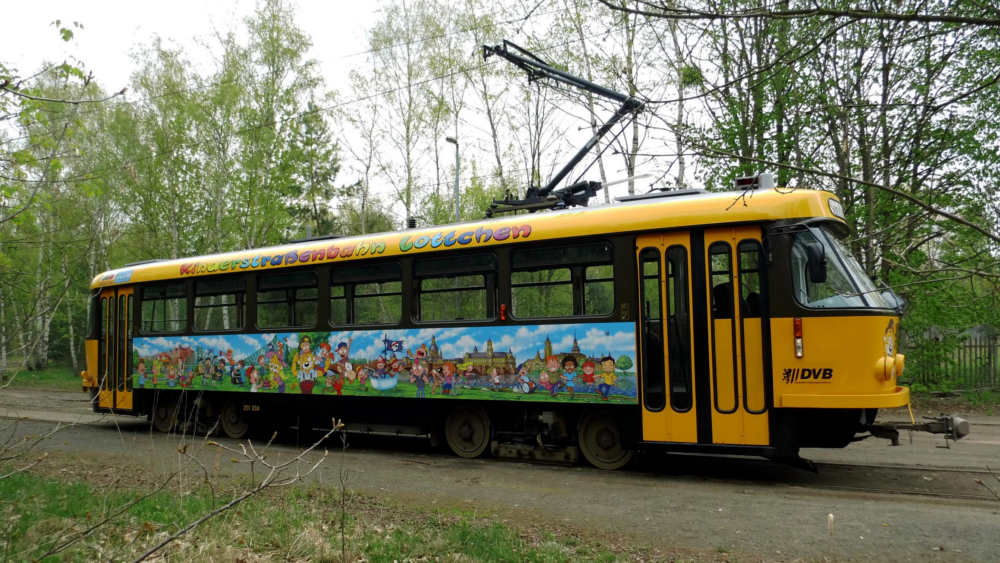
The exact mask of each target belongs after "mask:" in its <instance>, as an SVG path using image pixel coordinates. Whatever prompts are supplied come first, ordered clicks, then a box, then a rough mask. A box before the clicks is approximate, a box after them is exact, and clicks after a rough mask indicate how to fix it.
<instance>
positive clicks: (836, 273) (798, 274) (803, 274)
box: [791, 229, 877, 308]
mask: <svg viewBox="0 0 1000 563" xmlns="http://www.w3.org/2000/svg"><path fill="white" fill-rule="evenodd" d="M820 234H821V232H820V231H819V230H818V229H814V230H810V231H807V232H803V233H799V234H798V235H796V237H795V242H794V243H793V244H792V256H791V259H792V286H793V287H794V288H795V291H794V293H795V299H796V300H797V301H798V302H799V303H800V304H802V305H804V306H806V307H815V308H827V307H832V308H838V307H864V306H865V303H866V302H865V300H864V298H863V297H862V295H861V293H862V292H861V291H859V290H858V286H857V285H855V283H854V281H853V280H852V278H851V275H850V274H849V273H848V271H847V269H846V268H845V267H844V266H843V265H842V262H841V259H844V260H845V262H846V263H853V262H854V258H852V257H851V256H850V255H849V254H847V255H846V256H837V254H838V253H837V247H834V246H830V245H829V244H826V243H825V241H823V240H821V239H820V238H818V237H817V235H820ZM811 243H821V244H823V247H824V249H825V253H826V281H824V282H821V283H814V282H812V281H811V280H810V279H809V276H808V273H807V270H806V268H807V263H808V258H807V254H806V245H808V244H811ZM845 250H846V249H845ZM845 254H846V252H845ZM860 268H861V267H860V266H857V269H859V270H860ZM858 277H859V278H860V277H861V276H858ZM872 289H874V288H872ZM876 293H877V292H872V293H871V294H870V295H874V294H876Z"/></svg>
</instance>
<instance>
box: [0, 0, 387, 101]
mask: <svg viewBox="0 0 1000 563" xmlns="http://www.w3.org/2000/svg"><path fill="white" fill-rule="evenodd" d="M296 5H297V10H296V13H297V19H298V24H299V25H300V26H301V27H302V28H303V30H304V31H305V32H306V33H308V34H309V35H310V36H311V37H312V41H313V47H312V50H311V51H310V52H309V54H308V57H309V58H313V59H316V60H318V61H320V65H319V67H320V69H321V70H322V73H323V75H324V76H325V77H326V80H327V85H328V86H329V87H330V88H332V89H336V88H337V87H338V86H339V85H340V83H341V77H343V76H345V74H346V69H347V68H348V67H349V66H350V65H351V64H352V63H354V64H356V61H352V59H359V58H360V57H351V56H350V55H352V54H355V53H358V52H360V51H364V50H365V48H364V45H365V39H364V30H365V29H368V28H370V27H371V26H372V25H373V24H374V21H375V16H376V12H377V9H378V7H379V6H380V5H382V2H381V1H368V0H366V1H361V2H345V1H343V0H337V1H332V2H325V1H300V2H297V3H296ZM254 6H255V3H254V2H253V1H252V0H212V1H211V2H207V1H195V0H172V1H170V2H145V1H135V0H133V1H122V0H106V1H101V2H97V1H93V0H90V1H87V0H76V1H72V0H41V1H38V0H36V1H29V2H16V3H13V2H12V3H10V5H8V6H5V8H4V12H5V14H6V15H7V16H8V18H9V20H8V23H13V22H16V24H14V25H5V26H4V33H2V34H0V58H2V59H3V60H4V61H6V62H8V63H16V64H17V65H18V69H19V70H20V73H21V75H22V76H23V75H25V74H27V73H29V72H32V71H33V70H35V69H38V68H39V67H40V65H41V63H42V61H54V62H62V61H63V60H65V59H66V58H67V57H69V56H74V57H77V58H78V59H80V60H81V61H82V62H83V63H84V64H85V65H86V69H87V70H90V71H93V73H94V77H95V78H96V79H97V80H98V82H99V83H100V84H101V85H103V86H104V88H106V89H107V90H109V91H117V90H119V89H121V88H122V87H124V86H127V85H128V79H129V75H130V74H131V72H132V70H133V68H134V63H133V61H132V59H131V56H130V55H131V53H132V52H133V51H134V49H135V48H136V47H137V46H139V45H142V44H149V43H150V42H151V40H152V38H153V36H154V35H159V36H161V37H163V38H168V39H170V40H171V41H172V42H173V44H175V45H177V46H180V47H183V48H184V50H185V51H186V52H187V54H188V56H189V57H191V58H192V60H193V61H194V62H196V63H202V64H208V62H209V61H204V60H199V59H198V57H204V56H206V53H205V50H204V49H200V48H198V46H197V43H196V42H197V41H198V40H199V39H204V40H210V39H211V38H212V36H213V34H214V32H215V30H219V31H226V30H230V29H233V28H236V27H239V24H240V22H241V20H242V19H243V18H244V17H246V16H248V15H250V14H251V13H253V10H254ZM56 19H60V20H62V22H63V26H66V27H69V26H67V23H69V22H73V21H77V22H80V23H82V24H83V26H84V29H83V30H76V36H75V38H74V39H73V41H71V42H69V43H64V42H63V41H61V40H60V39H59V35H58V32H57V29H56V28H55V27H53V26H52V25H51V24H52V22H53V21H54V20H56Z"/></svg>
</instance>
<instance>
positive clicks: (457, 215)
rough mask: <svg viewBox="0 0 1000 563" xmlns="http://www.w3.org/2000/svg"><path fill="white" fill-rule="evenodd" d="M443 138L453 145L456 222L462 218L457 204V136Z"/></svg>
mask: <svg viewBox="0 0 1000 563" xmlns="http://www.w3.org/2000/svg"><path fill="white" fill-rule="evenodd" d="M444 140H445V141H448V142H449V143H451V144H453V145H455V222H456V223H458V222H460V221H461V220H462V211H461V208H460V207H459V205H458V198H459V194H458V138H457V136H456V137H445V138H444Z"/></svg>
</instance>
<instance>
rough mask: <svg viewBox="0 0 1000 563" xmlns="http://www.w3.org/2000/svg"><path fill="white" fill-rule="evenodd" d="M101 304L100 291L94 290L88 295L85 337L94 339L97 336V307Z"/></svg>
mask: <svg viewBox="0 0 1000 563" xmlns="http://www.w3.org/2000/svg"><path fill="white" fill-rule="evenodd" d="M100 306H101V293H100V292H99V291H95V292H94V293H93V294H91V296H90V307H88V311H87V337H86V338H87V339H88V340H94V339H96V338H97V334H98V331H99V330H100V329H99V327H98V326H97V319H98V316H99V313H100V312H99V311H98V307H100Z"/></svg>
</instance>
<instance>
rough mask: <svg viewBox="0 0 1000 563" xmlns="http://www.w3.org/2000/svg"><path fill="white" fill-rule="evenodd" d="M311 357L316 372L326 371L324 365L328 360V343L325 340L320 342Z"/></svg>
mask: <svg viewBox="0 0 1000 563" xmlns="http://www.w3.org/2000/svg"><path fill="white" fill-rule="evenodd" d="M313 359H314V363H315V366H316V373H317V374H323V373H326V366H327V364H328V363H329V362H330V345H329V344H328V343H326V342H320V344H319V346H317V347H316V353H315V354H313Z"/></svg>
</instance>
